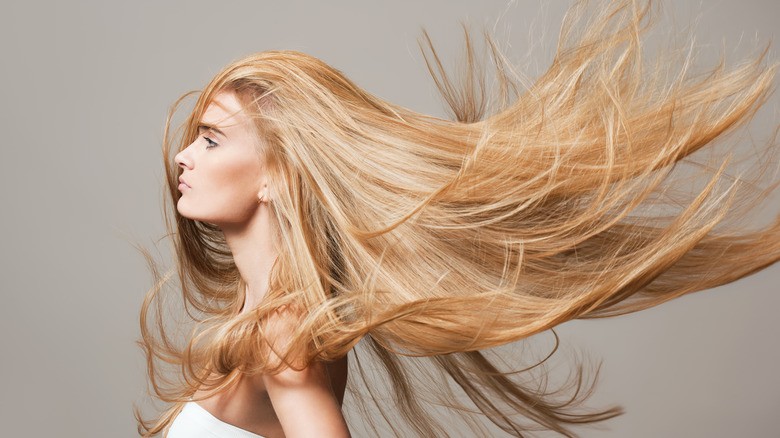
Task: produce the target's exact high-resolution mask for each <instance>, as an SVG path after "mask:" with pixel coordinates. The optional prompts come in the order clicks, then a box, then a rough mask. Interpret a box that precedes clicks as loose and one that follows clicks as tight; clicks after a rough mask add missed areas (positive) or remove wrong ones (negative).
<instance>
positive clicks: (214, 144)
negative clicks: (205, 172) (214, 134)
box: [203, 136, 218, 149]
mask: <svg viewBox="0 0 780 438" xmlns="http://www.w3.org/2000/svg"><path fill="white" fill-rule="evenodd" d="M203 138H204V139H205V140H206V142H207V143H208V144H207V145H206V149H211V148H213V147H214V146H218V145H217V143H216V142H215V141H214V140H212V139H210V138H208V137H206V136H203Z"/></svg>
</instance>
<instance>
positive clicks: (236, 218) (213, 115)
mask: <svg viewBox="0 0 780 438" xmlns="http://www.w3.org/2000/svg"><path fill="white" fill-rule="evenodd" d="M251 123H252V122H251V119H250V118H249V117H248V116H247V115H246V113H245V112H244V111H243V106H242V105H241V102H240V101H239V99H238V97H237V96H236V94H235V93H234V92H232V91H221V92H219V93H217V94H216V95H215V96H214V98H213V99H212V101H211V102H210V103H209V105H208V106H207V107H206V110H205V111H204V112H203V115H202V117H201V119H200V121H199V123H198V125H199V126H198V137H197V138H196V139H195V141H193V142H192V143H191V144H190V145H189V146H187V147H186V148H185V149H184V150H182V151H181V152H179V153H178V154H176V157H175V158H174V160H175V162H176V164H177V165H178V166H179V167H181V168H182V174H181V176H180V179H179V180H180V182H181V184H179V191H180V192H181V197H180V198H179V200H178V201H177V203H176V209H177V210H178V211H179V214H181V215H182V216H184V217H186V218H189V219H193V220H197V221H201V222H207V223H211V224H214V225H217V226H223V225H234V226H235V225H239V226H240V225H241V224H243V223H246V222H248V221H249V220H251V219H252V217H253V216H254V215H255V214H256V212H257V211H258V208H260V203H258V199H259V196H260V195H261V194H264V195H265V197H266V199H267V198H268V194H267V193H266V186H267V181H266V177H265V172H264V169H265V166H264V164H265V163H264V162H263V160H262V158H261V156H260V153H259V151H258V149H257V144H258V141H260V139H259V138H257V134H256V133H255V132H256V131H255V130H254V127H253V125H252V124H251Z"/></svg>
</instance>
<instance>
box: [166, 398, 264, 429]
mask: <svg viewBox="0 0 780 438" xmlns="http://www.w3.org/2000/svg"><path fill="white" fill-rule="evenodd" d="M167 438H263V436H262V435H258V434H256V433H252V432H250V431H248V430H244V429H241V428H240V427H237V426H233V425H232V424H229V423H225V422H224V421H222V420H220V419H219V418H217V417H215V416H213V415H211V413H210V412H209V411H207V410H206V409H204V408H203V407H202V406H201V405H199V404H197V403H195V402H194V401H188V402H187V403H185V404H184V407H183V408H182V410H181V412H179V415H177V416H176V418H174V419H173V424H171V428H170V429H169V430H168V436H167Z"/></svg>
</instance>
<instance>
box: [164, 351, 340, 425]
mask: <svg viewBox="0 0 780 438" xmlns="http://www.w3.org/2000/svg"><path fill="white" fill-rule="evenodd" d="M327 369H328V374H329V376H330V383H331V387H332V388H333V392H334V394H335V395H336V397H337V399H338V400H339V403H341V402H342V401H343V399H344V390H345V388H346V383H347V357H346V356H345V357H344V358H342V359H340V360H338V361H336V362H333V363H331V364H330V365H328V367H327ZM204 395H206V391H202V390H198V391H197V392H196V393H195V396H194V397H193V398H199V397H202V396H204ZM200 436H203V437H209V438H214V437H215V436H218V437H231V438H232V437H236V438H257V437H258V436H259V437H263V438H274V437H284V432H283V431H282V425H281V423H280V422H279V419H278V418H277V416H276V413H275V412H274V408H273V405H272V404H271V399H270V398H269V397H268V392H267V391H266V388H265V384H264V383H263V379H262V375H257V376H241V377H240V378H239V380H238V382H237V383H236V384H235V386H233V387H232V388H230V389H229V390H227V391H223V392H221V393H218V394H215V395H213V396H211V397H209V398H207V399H204V400H198V401H197V402H195V401H190V402H188V403H187V404H185V405H184V408H182V411H181V412H180V413H179V415H178V416H177V417H176V419H175V420H174V422H173V423H172V425H171V429H170V430H169V432H168V438H184V437H187V438H198V437H200Z"/></svg>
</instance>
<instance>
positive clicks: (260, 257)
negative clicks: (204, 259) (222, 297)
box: [220, 204, 278, 313]
mask: <svg viewBox="0 0 780 438" xmlns="http://www.w3.org/2000/svg"><path fill="white" fill-rule="evenodd" d="M220 228H221V229H222V232H223V233H224V235H225V242H227V245H228V247H230V252H231V253H232V254H233V260H234V262H235V264H236V267H237V268H238V272H239V274H240V275H241V278H242V279H243V280H244V282H245V283H246V285H247V287H246V300H245V301H244V307H243V309H242V310H241V312H242V313H244V312H247V311H249V310H251V309H252V308H254V307H255V306H257V304H259V303H260V300H261V299H262V298H263V297H264V296H265V294H266V292H267V291H268V281H269V278H270V274H271V265H273V263H274V260H276V256H277V254H278V253H277V249H276V247H275V245H274V242H273V238H272V237H273V234H272V232H271V230H272V221H271V220H270V211H269V208H267V207H266V206H265V205H264V204H261V205H260V206H259V207H258V209H257V211H256V212H255V214H254V215H253V216H252V218H251V219H250V220H249V221H247V222H245V223H242V224H228V225H223V226H221V227H220Z"/></svg>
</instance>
